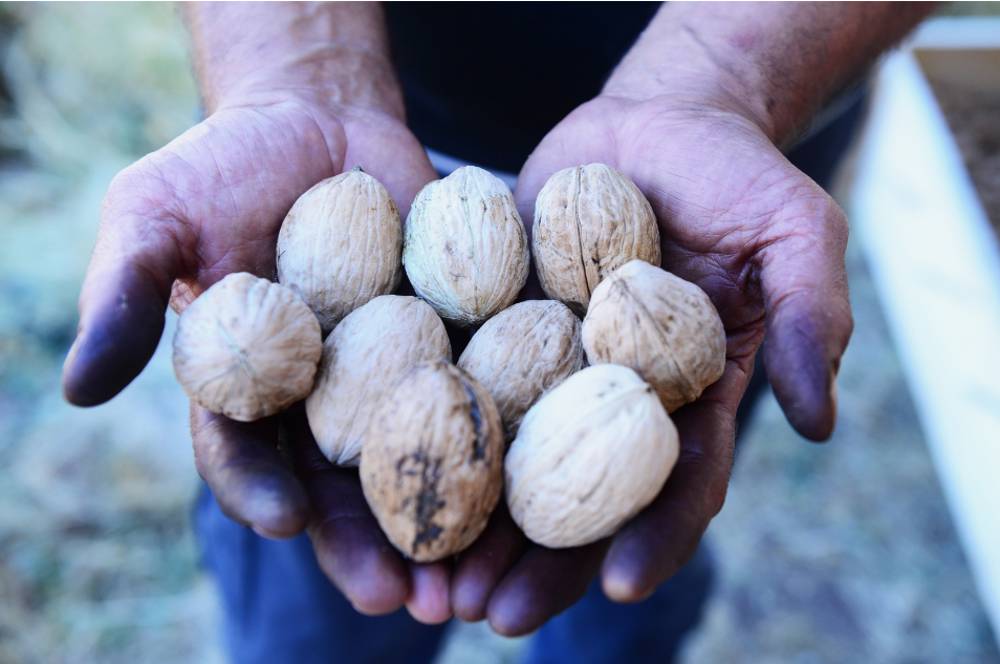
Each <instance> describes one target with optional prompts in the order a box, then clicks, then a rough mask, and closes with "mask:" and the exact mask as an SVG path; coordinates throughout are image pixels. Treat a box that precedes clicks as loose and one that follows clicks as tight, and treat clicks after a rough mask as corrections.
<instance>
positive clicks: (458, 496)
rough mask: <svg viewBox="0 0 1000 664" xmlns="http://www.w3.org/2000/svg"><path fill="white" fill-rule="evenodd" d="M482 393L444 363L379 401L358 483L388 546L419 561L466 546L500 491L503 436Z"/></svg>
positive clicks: (418, 371) (419, 370) (428, 366)
mask: <svg viewBox="0 0 1000 664" xmlns="http://www.w3.org/2000/svg"><path fill="white" fill-rule="evenodd" d="M501 426H502V425H501V423H500V415H499V413H498V412H497V409H496V406H495V405H494V404H493V399H492V398H491V397H490V395H489V393H488V392H487V391H486V390H485V389H484V388H483V387H482V386H481V385H479V383H477V382H476V381H475V380H474V379H473V378H471V377H470V376H469V375H468V374H466V373H465V372H464V371H462V370H461V369H459V368H458V367H456V366H454V365H452V364H450V363H448V362H431V363H424V364H421V365H419V366H417V367H415V368H414V369H413V370H411V371H410V372H409V373H408V374H407V375H406V376H405V377H403V379H402V380H401V381H400V382H399V383H398V384H397V385H396V386H395V388H393V389H392V390H391V391H390V392H388V393H387V394H386V396H385V397H384V399H383V401H382V403H381V405H380V407H379V410H378V413H377V416H376V417H375V419H374V420H373V422H372V427H371V431H370V433H369V436H368V439H367V440H366V441H365V447H364V452H363V453H362V455H361V486H362V488H363V490H364V494H365V498H366V499H367V501H368V504H369V506H370V507H371V509H372V512H373V513H374V514H375V518H376V519H378V523H379V525H380V526H381V528H382V530H383V531H384V532H385V534H386V536H387V537H388V538H389V541H391V542H392V543H393V545H394V546H395V547H396V548H397V549H399V550H400V551H401V552H403V553H404V554H405V555H406V556H408V557H409V558H412V559H413V560H416V561H419V562H430V561H434V560H440V559H441V558H444V557H446V556H449V555H452V554H455V553H458V552H459V551H461V550H463V549H465V548H466V547H467V546H469V545H470V544H472V542H473V541H475V539H476V538H477V537H478V536H479V534H480V533H481V532H482V531H483V529H484V528H485V527H486V522H487V521H488V520H489V516H490V513H491V512H492V511H493V508H494V507H495V506H496V503H497V501H498V500H499V498H500V491H501V489H502V487H503V446H504V443H503V431H502V428H501Z"/></svg>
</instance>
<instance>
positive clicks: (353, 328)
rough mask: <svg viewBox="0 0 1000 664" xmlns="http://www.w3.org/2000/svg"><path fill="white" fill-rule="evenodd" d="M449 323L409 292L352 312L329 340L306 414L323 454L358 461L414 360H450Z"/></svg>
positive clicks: (332, 458) (338, 460)
mask: <svg viewBox="0 0 1000 664" xmlns="http://www.w3.org/2000/svg"><path fill="white" fill-rule="evenodd" d="M450 359H451V343H450V342H449V341H448V333H447V332H446V331H445V329H444V324H443V323H442V322H441V319H440V318H438V317H437V315H436V314H435V313H434V310H433V309H431V308H430V307H429V306H428V305H427V303H426V302H423V301H422V300H419V299H417V298H415V297H410V296H404V295H382V296H379V297H376V298H375V299H373V300H372V301H371V302H369V303H368V304H365V305H363V306H361V307H359V308H358V309H356V310H354V311H353V312H351V313H350V314H348V315H347V317H346V318H344V320H342V321H341V322H340V324H339V325H337V327H335V328H334V330H333V332H331V333H330V335H329V336H328V337H327V338H326V341H325V342H324V344H323V360H322V362H321V363H320V368H319V375H318V376H317V378H316V387H315V388H314V389H313V392H312V394H310V395H309V398H308V399H306V416H307V417H308V419H309V427H310V428H311V429H312V432H313V436H315V438H316V443H317V444H318V445H319V448H320V449H321V450H322V451H323V454H325V455H326V457H327V458H328V459H329V460H330V461H332V462H333V463H336V464H339V465H347V466H356V465H358V458H359V456H360V454H361V449H362V444H363V442H364V437H365V434H366V432H367V430H368V425H369V423H370V421H371V418H372V414H373V413H374V412H375V408H376V405H377V404H378V400H379V398H380V397H381V396H382V394H383V393H384V392H385V391H386V390H388V389H390V388H391V387H392V386H393V385H394V384H395V383H396V382H397V381H398V380H399V379H400V378H401V377H402V376H403V375H404V374H405V373H406V372H407V371H409V370H410V369H411V368H413V366H414V365H416V364H418V363H420V362H424V361H430V360H450Z"/></svg>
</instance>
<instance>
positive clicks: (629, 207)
mask: <svg viewBox="0 0 1000 664" xmlns="http://www.w3.org/2000/svg"><path fill="white" fill-rule="evenodd" d="M532 254H533V255H534V259H535V269H536V270H537V271H538V279H539V281H540V282H541V285H542V289H543V290H544V291H545V294H546V295H548V296H549V297H550V298H552V299H555V300H561V301H563V302H565V303H566V304H567V305H568V306H569V307H570V308H571V309H572V310H573V311H575V312H576V313H577V314H578V315H580V316H582V315H583V314H584V312H585V311H586V310H587V305H588V303H589V302H590V294H591V293H592V292H593V291H594V289H595V288H597V285H598V284H599V283H600V282H601V280H602V279H604V277H606V276H607V275H608V274H609V273H611V271H613V270H614V269H615V268H617V267H619V266H621V265H624V264H625V263H627V262H628V261H630V260H632V259H635V258H638V259H640V260H644V261H646V262H648V263H652V264H654V265H659V264H660V231H659V229H658V227H657V225H656V217H655V215H654V214H653V208H652V207H651V206H650V205H649V201H647V200H646V197H645V196H643V195H642V192H641V191H639V188H638V187H637V186H635V184H634V183H633V182H632V181H631V180H629V179H628V178H627V177H625V176H624V175H622V174H621V173H619V172H618V171H616V170H614V169H613V168H611V167H609V166H605V165H604V164H588V165H586V166H576V167H573V168H567V169H564V170H561V171H558V172H557V173H555V174H554V175H553V176H552V177H550V178H549V179H548V181H547V182H546V183H545V186H543V187H542V189H541V191H540V192H538V198H537V199H536V200H535V223H534V225H533V227H532Z"/></svg>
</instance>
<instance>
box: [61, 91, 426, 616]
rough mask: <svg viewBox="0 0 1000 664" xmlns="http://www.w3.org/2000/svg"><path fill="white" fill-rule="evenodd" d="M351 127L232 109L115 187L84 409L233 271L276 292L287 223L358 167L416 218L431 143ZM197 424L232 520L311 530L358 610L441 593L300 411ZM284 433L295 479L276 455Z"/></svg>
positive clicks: (365, 116) (80, 357)
mask: <svg viewBox="0 0 1000 664" xmlns="http://www.w3.org/2000/svg"><path fill="white" fill-rule="evenodd" d="M342 117H344V118H345V119H343V120H342V119H340V118H338V117H334V116H333V115H332V114H331V113H328V112H325V111H322V110H317V109H316V108H314V107H311V106H309V105H308V104H305V103H299V102H285V103H282V104H276V105H271V106H264V107H257V108H231V109H224V110H220V111H217V112H216V113H214V114H213V115H212V116H211V117H210V118H209V119H207V120H206V121H204V122H203V123H201V124H200V125H198V126H196V127H194V128H193V129H191V130H190V131H188V132H186V133H185V134H184V135H182V136H181V137H180V138H178V139H177V140H175V141H173V142H171V143H170V144H169V145H167V146H166V147H165V148H163V149H162V150H159V151H157V152H155V153H153V154H151V155H149V156H147V157H146V158H144V159H142V160H141V161H139V162H137V163H136V164H134V165H133V166H131V167H130V168H128V169H126V170H125V171H123V172H122V173H121V174H120V175H119V176H118V177H117V178H116V179H115V181H114V182H113V183H112V185H111V188H110V189H109V192H108V195H107V198H106V200H105V208H104V214H103V218H102V224H101V232H100V235H99V239H98V245H97V248H96V249H95V252H94V257H93V259H92V262H91V266H90V269H89V271H88V275H87V280H86V282H85V284H84V289H83V293H82V295H81V300H80V309H81V323H80V333H79V335H78V338H77V341H76V343H74V347H73V349H72V350H71V352H70V356H69V357H68V358H67V362H66V368H65V379H64V383H65V389H66V393H67V396H68V398H69V399H70V400H71V401H74V402H75V403H79V404H82V405H90V404H95V403H100V402H102V401H105V400H106V399H108V398H110V397H111V396H113V395H114V394H115V393H116V392H117V391H118V390H120V389H121V388H122V387H124V385H125V384H127V383H128V381H130V380H131V379H132V378H133V377H134V376H135V375H136V374H137V373H138V372H139V370H141V368H142V366H143V365H144V364H145V362H146V361H147V360H148V358H149V356H150V355H151V354H152V351H153V349H154V348H155V347H156V344H157V342H158V340H159V337H160V334H161V332H162V327H163V314H164V307H165V304H166V302H167V300H168V299H169V300H170V302H171V304H172V305H173V306H174V308H176V309H177V310H182V309H183V308H184V306H185V305H186V304H187V303H189V302H190V301H191V300H192V299H193V298H194V297H196V296H197V295H198V294H199V293H200V292H201V291H202V290H203V289H205V288H207V287H209V286H210V285H212V284H213V283H214V282H216V281H218V280H219V279H221V278H222V277H224V276H225V275H227V274H229V273H231V272H239V271H247V272H252V273H254V274H257V275H261V276H265V277H270V278H273V276H274V272H275V242H276V237H277V233H278V230H279V229H280V226H281V222H282V220H283V218H284V215H285V213H286V212H287V210H288V209H289V208H290V207H291V205H292V203H293V202H294V201H295V199H296V198H297V197H298V196H299V195H300V194H301V193H302V192H304V191H305V190H306V189H308V188H309V187H311V186H312V185H313V184H315V183H316V182H318V181H320V180H322V179H324V178H327V177H330V176H332V175H334V174H336V173H338V172H340V171H341V170H343V169H344V168H345V165H350V166H354V165H360V166H362V167H363V168H365V169H366V170H367V171H369V172H370V173H372V174H373V175H375V176H376V177H378V178H379V179H380V180H381V181H382V182H384V183H385V184H386V186H387V188H388V189H389V191H390V193H391V194H392V195H393V197H394V198H395V200H396V201H398V202H399V203H400V204H401V208H402V211H403V212H404V214H405V211H406V207H407V205H408V203H409V201H411V200H412V198H413V196H414V194H415V193H416V191H417V190H418V189H419V188H420V187H422V186H423V185H424V184H426V183H427V181H429V180H430V179H432V178H433V177H434V172H433V170H432V169H431V166H430V164H429V162H428V161H427V158H426V155H425V154H424V152H423V150H422V148H421V147H420V145H419V143H418V142H417V141H416V139H415V138H414V137H413V136H412V135H411V134H410V133H409V131H408V130H407V129H406V128H405V126H404V125H402V123H400V122H399V121H397V120H395V119H394V118H391V117H389V116H387V115H384V114H380V113H375V112H372V111H366V110H363V109H355V110H354V111H352V112H350V113H347V114H345V115H344V116H342ZM191 424H192V434H193V435H192V437H193V440H194V447H195V457H196V462H197V465H198V470H199V472H200V473H201V475H202V476H203V477H204V478H205V480H206V482H207V483H208V484H209V486H210V487H211V488H212V490H213V492H214V494H215V496H216V499H217V500H218V502H219V504H220V506H221V507H222V509H223V511H225V512H226V513H227V514H228V515H230V516H231V517H232V518H234V519H235V520H237V521H239V522H241V523H244V524H247V525H250V526H252V527H253V528H254V529H255V530H256V531H257V532H259V533H262V534H265V535H268V536H273V537H287V536H291V535H294V534H296V533H298V532H300V531H301V530H302V529H303V528H305V527H306V526H307V525H310V526H311V528H310V532H311V533H312V535H313V539H314V543H315V545H316V549H317V558H318V559H319V561H320V564H321V565H322V566H323V568H324V569H325V571H326V572H327V573H328V574H329V575H330V577H331V578H332V579H333V580H334V582H336V583H338V585H340V586H341V588H342V589H343V590H344V591H345V593H346V594H347V595H348V597H349V598H350V599H351V600H352V601H353V602H355V604H356V606H358V607H359V609H361V610H365V611H373V612H384V611H389V610H395V609H396V608H398V606H399V605H400V604H401V603H402V602H403V601H406V600H407V598H408V597H409V595H410V592H409V590H410V587H411V586H412V585H415V584H424V585H427V584H428V583H430V584H431V585H437V586H441V585H442V582H441V581H440V578H441V575H442V573H443V569H441V568H436V567H413V568H407V567H406V565H405V564H404V562H403V561H402V559H401V558H400V557H399V556H398V555H397V554H395V553H393V552H392V551H391V548H390V547H389V546H388V543H387V542H386V541H385V539H384V537H383V536H382V535H381V533H380V532H379V530H378V526H377V524H376V523H375V520H374V518H373V517H372V515H371V513H370V512H369V511H368V509H367V506H366V505H365V504H364V500H363V498H362V496H361V490H360V486H359V483H358V479H357V474H356V473H354V472H350V471H338V470H336V469H334V468H333V467H332V466H331V465H330V464H329V463H327V462H326V460H325V459H323V458H322V455H320V454H318V450H317V448H316V446H315V443H314V441H313V440H312V436H311V435H310V433H309V430H308V426H306V425H305V422H304V415H303V413H302V411H301V409H296V410H293V411H292V412H291V413H289V414H287V415H285V416H283V418H282V419H281V420H280V421H279V420H278V419H277V418H271V419H268V420H262V421H259V422H254V423H250V424H241V423H237V422H233V421H231V420H228V419H226V418H224V417H221V416H218V415H213V414H212V413H209V412H207V411H205V410H203V409H201V408H199V407H197V406H192V409H191ZM282 430H283V431H284V432H285V441H286V447H287V448H288V451H289V452H290V453H291V456H292V457H293V458H294V460H295V464H294V466H295V469H294V471H293V470H292V469H290V468H289V467H288V465H287V463H286V461H285V459H284V458H283V456H282V455H281V454H280V453H279V449H278V439H279V436H280V435H282V434H281V431H282ZM359 570H366V571H367V573H359ZM373 578H374V579H378V582H377V583H372V579H373ZM417 609H418V611H419V609H420V607H417ZM431 614H432V615H433V616H437V615H439V614H440V609H439V608H438V607H436V606H434V607H432V610H431Z"/></svg>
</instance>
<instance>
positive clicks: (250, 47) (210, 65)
mask: <svg viewBox="0 0 1000 664" xmlns="http://www.w3.org/2000/svg"><path fill="white" fill-rule="evenodd" d="M184 12H185V18H186V23H187V26H188V29H189V31H190V33H191V37H192V45H193V55H194V61H195V68H196V71H197V74H198V80H199V83H200V88H201V91H202V95H203V100H204V104H205V109H206V111H207V112H208V113H212V112H214V111H216V110H218V109H221V108H231V107H236V106H251V105H262V104H271V103H281V102H284V101H288V100H292V101H299V102H306V103H311V104H316V105H318V106H319V107H320V108H326V109H328V110H330V111H332V112H334V113H336V112H338V111H337V109H345V110H350V109H360V110H364V111H376V112H379V113H382V114H387V115H391V116H393V117H394V118H397V119H400V120H402V119H403V101H402V94H401V92H400V89H399V85H398V83H397V81H396V76H395V72H394V69H393V66H392V63H391V61H390V57H389V46H388V37H387V35H386V32H385V19H384V16H383V14H382V9H381V7H380V6H379V5H378V4H376V3H362V4H355V3H313V2H302V3H251V4H243V3H191V4H186V5H185V6H184Z"/></svg>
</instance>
